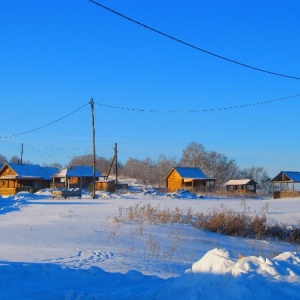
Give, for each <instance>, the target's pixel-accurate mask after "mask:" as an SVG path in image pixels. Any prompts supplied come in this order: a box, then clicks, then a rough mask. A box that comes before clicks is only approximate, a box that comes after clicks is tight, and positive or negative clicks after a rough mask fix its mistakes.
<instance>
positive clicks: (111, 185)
mask: <svg viewBox="0 0 300 300" xmlns="http://www.w3.org/2000/svg"><path fill="white" fill-rule="evenodd" d="M95 190H97V191H105V192H110V193H112V192H114V191H115V190H116V181H115V180H107V179H103V180H98V181H96V182H95Z"/></svg>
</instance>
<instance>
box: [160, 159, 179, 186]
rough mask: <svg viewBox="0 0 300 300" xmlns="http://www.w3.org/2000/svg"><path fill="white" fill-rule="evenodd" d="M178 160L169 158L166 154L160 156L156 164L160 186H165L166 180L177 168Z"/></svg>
mask: <svg viewBox="0 0 300 300" xmlns="http://www.w3.org/2000/svg"><path fill="white" fill-rule="evenodd" d="M176 164H177V163H176V158H175V157H171V158H167V157H166V156H165V155H164V154H160V155H159V157H158V159H157V163H156V173H155V177H156V178H157V183H158V185H159V186H165V179H166V178H167V176H168V174H169V173H170V172H171V170H172V169H173V168H174V167H175V166H176Z"/></svg>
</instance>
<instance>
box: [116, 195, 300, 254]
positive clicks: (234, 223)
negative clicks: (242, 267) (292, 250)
mask: <svg viewBox="0 0 300 300" xmlns="http://www.w3.org/2000/svg"><path fill="white" fill-rule="evenodd" d="M241 206H242V208H243V211H242V212H235V211H233V210H230V209H227V208H225V207H224V206H222V207H221V208H220V209H214V210H213V211H212V212H210V213H207V214H204V213H195V214H193V212H192V210H191V208H187V209H180V208H178V207H176V208H175V209H170V208H164V209H161V208H160V207H159V206H157V207H153V206H151V205H150V204H147V205H140V204H136V205H135V206H130V207H128V208H123V207H119V215H118V216H117V217H114V222H115V223H122V222H128V221H129V222H139V224H140V226H139V228H140V230H141V231H142V230H143V222H149V223H150V224H188V225H191V226H193V227H195V228H199V229H203V230H208V231H211V232H216V233H220V234H225V235H230V236H236V237H244V238H254V239H270V238H272V239H277V240H281V241H287V242H290V243H295V244H300V226H299V225H300V224H297V225H296V226H295V227H293V228H291V227H287V226H284V225H282V224H281V225H278V224H276V225H272V226H270V225H268V224H267V217H266V216H267V212H268V206H267V205H266V206H265V207H263V209H262V210H261V211H260V212H259V213H251V212H250V209H249V207H247V206H246V202H245V201H242V202H241ZM140 234H141V233H140ZM149 245H151V247H152V248H153V252H156V251H155V248H156V247H157V245H156V244H155V243H154V242H153V241H152V240H149Z"/></svg>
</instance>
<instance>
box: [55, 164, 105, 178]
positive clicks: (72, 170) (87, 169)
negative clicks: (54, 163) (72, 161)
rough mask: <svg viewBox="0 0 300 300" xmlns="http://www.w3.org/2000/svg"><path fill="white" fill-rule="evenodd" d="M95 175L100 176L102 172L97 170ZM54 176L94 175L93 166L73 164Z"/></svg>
mask: <svg viewBox="0 0 300 300" xmlns="http://www.w3.org/2000/svg"><path fill="white" fill-rule="evenodd" d="M95 176H96V177H100V176H101V174H100V172H99V171H98V170H95ZM52 177H62V178H64V177H93V167H91V166H71V167H68V168H65V169H63V170H61V171H60V172H58V173H56V174H53V175H52Z"/></svg>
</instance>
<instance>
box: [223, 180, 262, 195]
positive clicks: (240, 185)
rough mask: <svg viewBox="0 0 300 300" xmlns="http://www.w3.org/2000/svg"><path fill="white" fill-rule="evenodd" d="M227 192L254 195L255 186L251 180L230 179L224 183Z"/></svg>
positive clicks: (255, 183)
mask: <svg viewBox="0 0 300 300" xmlns="http://www.w3.org/2000/svg"><path fill="white" fill-rule="evenodd" d="M225 185H226V189H227V192H235V193H245V194H246V193H256V185H257V182H255V181H254V180H253V179H232V180H229V181H228V182H226V184H225Z"/></svg>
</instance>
